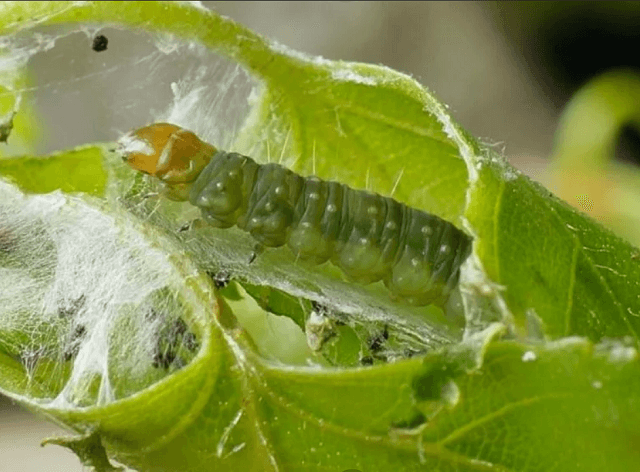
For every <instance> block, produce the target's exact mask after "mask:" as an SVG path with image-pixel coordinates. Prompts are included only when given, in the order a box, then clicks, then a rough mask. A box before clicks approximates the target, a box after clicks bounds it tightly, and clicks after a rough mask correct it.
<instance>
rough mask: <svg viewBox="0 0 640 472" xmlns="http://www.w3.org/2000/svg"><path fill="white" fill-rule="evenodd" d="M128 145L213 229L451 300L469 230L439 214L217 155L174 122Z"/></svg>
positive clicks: (392, 286) (135, 163)
mask: <svg viewBox="0 0 640 472" xmlns="http://www.w3.org/2000/svg"><path fill="white" fill-rule="evenodd" d="M121 143H122V145H123V151H122V152H123V156H124V157H123V158H124V160H125V161H126V162H127V163H128V164H129V165H130V166H131V167H133V168H134V169H136V170H139V171H142V172H145V173H147V174H150V175H152V176H154V177H157V178H158V179H159V180H160V181H161V186H162V190H161V191H162V193H164V194H165V195H167V196H168V197H169V198H171V199H174V200H182V201H185V200H188V201H189V202H190V203H191V204H193V205H195V206H197V207H199V208H200V209H201V211H202V214H203V217H204V219H205V220H206V221H207V222H208V223H210V224H211V225H213V226H216V227H219V228H229V227H232V226H234V225H237V226H238V227H239V228H240V229H242V230H244V231H247V232H249V233H250V234H251V236H252V237H253V238H254V239H255V240H256V241H257V242H258V243H259V244H261V245H263V246H265V247H280V246H283V245H285V244H286V245H287V246H288V247H289V248H290V249H291V250H292V252H293V253H294V254H295V255H296V257H298V258H300V259H303V260H307V261H310V262H311V263H314V264H321V263H324V262H326V261H328V260H330V261H331V262H332V263H333V264H335V265H336V266H338V267H339V268H340V269H341V270H342V271H343V272H344V273H345V274H346V275H347V276H348V277H349V278H350V279H352V280H354V281H357V282H360V283H364V284H369V283H373V282H377V281H380V280H382V281H383V282H384V284H385V285H386V287H387V288H388V289H389V291H390V293H391V295H392V297H393V298H396V299H399V300H401V301H403V302H405V303H409V304H411V305H426V304H430V303H434V304H437V305H440V306H444V305H445V304H446V302H447V300H448V298H449V294H450V292H451V291H452V290H453V289H454V288H455V287H456V286H457V283H458V277H459V271H460V265H461V264H462V262H463V261H464V260H465V259H466V258H467V256H468V255H469V253H470V250H471V239H470V238H469V237H468V236H467V235H466V234H464V233H463V232H462V231H460V230H459V229H457V228H456V227H455V226H454V225H452V224H451V223H449V222H448V221H445V220H443V219H441V218H439V217H437V216H435V215H431V214H429V213H426V212H424V211H421V210H418V209H415V208H411V207H408V206H407V205H404V204H402V203H400V202H398V201H396V200H394V199H392V198H390V197H383V196H381V195H378V194H375V193H371V192H367V191H362V190H356V189H352V188H350V187H348V186H346V185H344V184H341V183H339V182H333V181H324V180H321V179H319V178H317V177H315V176H312V177H307V178H305V177H302V176H300V175H298V174H296V173H295V172H293V171H291V170H289V169H287V168H285V167H283V166H281V165H278V164H265V165H261V164H258V163H257V162H255V161H254V160H253V159H251V158H249V157H247V156H243V155H240V154H237V153H228V152H225V151H218V150H217V149H216V148H215V147H214V146H212V145H210V144H207V143H205V142H203V141H201V140H200V139H199V138H198V137H197V136H196V135H195V134H194V133H192V132H190V131H187V130H184V129H182V128H180V127H178V126H175V125H171V124H167V123H157V124H153V125H150V126H147V127H145V128H141V129H139V130H137V131H134V132H132V133H130V134H129V135H127V136H126V137H125V138H123V140H122V141H121Z"/></svg>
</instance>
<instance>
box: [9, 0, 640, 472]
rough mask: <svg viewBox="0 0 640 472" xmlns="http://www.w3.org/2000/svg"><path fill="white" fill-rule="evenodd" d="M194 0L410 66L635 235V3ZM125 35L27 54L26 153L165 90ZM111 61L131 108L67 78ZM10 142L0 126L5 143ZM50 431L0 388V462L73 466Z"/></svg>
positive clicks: (359, 57)
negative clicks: (36, 124) (31, 145)
mask: <svg viewBox="0 0 640 472" xmlns="http://www.w3.org/2000/svg"><path fill="white" fill-rule="evenodd" d="M203 3H204V5H205V6H206V7H207V8H212V9H215V10H217V11H218V12H220V13H222V14H223V15H226V16H229V17H231V18H233V19H234V20H236V21H238V22H240V23H243V24H245V25H247V26H248V27H250V28H252V29H253V30H255V31H257V32H258V33H261V34H263V35H265V36H268V37H270V38H273V39H275V40H277V41H278V42H280V43H282V44H285V45H287V46H289V47H291V48H293V49H297V50H300V51H305V52H308V53H311V54H316V55H321V56H323V57H325V58H328V59H343V60H351V61H360V62H370V63H376V64H384V65H387V66H389V67H392V68H394V69H396V70H399V71H402V72H405V73H408V74H410V75H412V76H413V77H415V78H416V79H417V80H418V81H420V82H421V83H423V84H425V85H426V86H427V87H428V88H429V89H431V90H432V91H433V92H434V93H435V94H436V95H437V96H438V97H439V98H440V99H441V100H442V101H443V102H444V103H446V104H448V105H449V106H450V109H451V112H452V114H453V115H454V117H455V118H456V119H457V120H458V121H459V122H460V123H461V124H462V125H463V126H464V127H465V128H466V129H468V130H469V131H470V132H471V133H472V134H473V135H475V136H477V137H479V138H480V139H481V140H482V141H484V142H485V143H487V144H489V145H492V146H494V147H495V148H496V149H497V150H499V151H501V152H503V153H504V154H505V155H506V156H507V158H508V159H509V160H510V162H511V163H512V164H513V165H514V166H516V167H517V168H519V169H520V170H522V171H523V172H525V173H527V174H529V175H530V176H531V177H532V178H534V179H535V180H538V181H540V182H542V183H543V184H545V185H547V186H550V187H551V188H552V189H553V190H554V191H556V192H557V193H558V194H559V196H561V197H562V198H564V199H565V200H567V201H568V202H569V203H571V204H572V205H574V206H576V207H578V208H580V209H582V210H583V211H585V212H587V213H590V214H591V215H592V216H594V217H596V218H598V219H600V220H601V221H603V222H604V223H605V224H606V225H608V226H610V227H611V228H613V229H614V230H615V231H617V232H618V233H620V234H623V235H624V236H625V237H627V238H628V239H630V240H631V241H632V242H635V243H636V244H640V225H639V224H638V223H639V222H640V204H639V203H638V202H639V200H638V197H640V192H638V191H637V190H636V188H638V185H637V183H640V178H639V177H638V175H639V174H638V169H637V166H638V164H639V163H640V134H639V132H638V128H637V124H639V123H640V86H638V87H637V89H636V86H637V84H638V83H640V80H638V79H637V77H636V75H635V74H636V72H635V71H636V70H638V71H640V56H638V54H637V51H638V46H640V4H639V3H636V2H621V3H608V2H607V3H605V2H596V3H582V2H571V3H560V2H512V3H511V2H510V3H492V2H477V3H458V2H392V3H391V2H389V3H386V2H383V3H371V2H203ZM82 34H83V35H84V33H82ZM127 34H128V33H126V32H117V31H115V30H109V32H108V37H109V46H108V49H107V50H106V51H104V52H101V53H100V54H96V53H94V52H92V51H90V48H89V47H88V46H87V43H86V41H85V40H83V41H84V42H80V46H78V43H79V42H78V41H74V40H68V38H63V39H62V40H60V41H58V42H57V43H56V46H55V47H54V48H53V49H52V50H50V51H47V52H44V53H39V54H37V55H36V56H34V57H32V59H31V60H30V62H29V76H28V77H29V81H30V82H31V86H32V87H33V88H32V89H31V91H30V92H29V93H28V95H29V96H28V97H27V101H28V103H29V105H30V106H33V107H34V109H35V110H37V113H38V115H39V116H40V117H41V123H42V129H41V130H39V132H40V133H41V138H39V141H38V144H37V146H36V150H37V151H38V152H50V151H53V150H57V149H63V148H68V147H71V146H75V145H78V144H81V143H86V142H92V141H106V140H113V139H115V138H117V137H118V134H119V133H121V132H124V131H126V130H127V129H128V128H129V127H130V126H131V125H142V124H144V122H145V121H148V119H149V116H150V115H149V113H150V112H151V113H152V112H153V103H154V100H155V99H156V98H158V97H160V96H163V97H165V100H166V99H167V97H169V99H170V97H171V90H170V86H169V85H170V82H169V81H168V80H167V81H165V80H163V78H162V77H159V78H158V80H153V81H151V82H152V86H151V85H150V82H149V81H148V80H147V81H145V82H144V83H145V87H144V88H141V89H140V90H138V89H136V84H137V83H138V82H137V81H138V80H140V79H139V78H137V77H136V75H135V73H133V72H130V71H129V70H128V68H127V67H126V64H128V62H126V61H127V60H128V59H126V58H129V57H131V56H132V55H133V56H135V55H136V54H138V55H139V56H141V57H144V55H145V54H146V52H145V48H147V49H149V48H151V49H153V48H154V46H153V44H150V43H149V42H147V43H145V42H143V41H140V42H138V41H135V40H132V39H131V37H132V36H131V35H130V34H129V35H127ZM78 47H80V48H81V49H82V51H83V53H82V54H79V53H78V51H77V48H78ZM69 57H72V58H73V59H72V60H70V61H69V60H68V59H67V58H69ZM123 65H125V66H123ZM114 67H115V68H119V69H118V74H119V76H122V77H123V79H122V80H125V81H129V82H130V85H129V86H128V87H129V89H130V90H134V91H135V93H136V97H135V100H137V101H134V102H131V106H130V107H129V108H127V107H120V109H119V110H116V109H115V108H116V107H115V106H114V105H113V102H114V97H120V96H122V93H121V92H122V84H121V83H120V84H118V83H113V84H111V89H109V88H106V89H100V91H99V92H96V90H95V89H94V88H93V84H92V82H91V81H90V80H84V79H82V80H77V81H76V80H72V79H71V78H73V77H81V78H86V77H90V76H92V74H94V73H95V72H96V71H100V70H102V69H101V68H103V69H104V70H108V69H110V68H111V69H112V68H114ZM621 69H624V72H623V73H620V72H616V73H615V74H611V71H619V70H621ZM179 72H180V71H178V73H179ZM603 73H604V74H609V75H605V76H604V77H605V78H606V80H603V79H598V77H601V74H603ZM146 79H147V78H145V80H146ZM593 80H596V82H591V81H593ZM586 84H590V85H588V86H587V88H586V89H585V88H583V87H584V86H585V85H586ZM594 84H595V85H594ZM212 86H213V85H212ZM579 91H581V92H580V93H578V92H579ZM636 96H637V97H638V100H635V97H636ZM572 99H573V101H572ZM145 100H146V101H145ZM568 104H571V106H570V107H569V108H566V107H567V105H568ZM636 108H637V109H636ZM123 110H125V112H123ZM564 110H568V111H567V112H566V113H564V115H563V111H564ZM32 131H34V132H35V130H32ZM605 131H606V132H605ZM16 141H17V144H16ZM19 141H20V140H19V137H15V138H14V137H12V138H11V139H10V145H11V146H13V151H14V152H19V151H20V142H19ZM6 149H9V148H5V150H6ZM3 152H4V151H3ZM53 431H56V428H55V427H54V426H51V425H48V424H46V423H44V422H41V421H40V420H37V419H35V418H32V417H31V416H30V415H29V414H27V413H26V412H22V411H20V410H18V409H17V407H16V406H14V405H11V404H10V403H9V402H8V401H6V400H5V399H2V398H0V457H2V460H1V461H0V471H12V472H21V471H29V472H32V471H41V470H42V471H71V472H73V471H79V470H82V467H81V466H80V465H79V464H78V461H77V460H76V459H75V457H74V456H73V455H72V454H71V453H69V452H67V451H66V450H63V449H62V448H55V447H53V446H49V447H47V448H45V449H44V450H42V449H40V448H39V447H38V444H39V442H40V439H41V438H43V437H44V436H46V435H48V434H51V433H52V432H53Z"/></svg>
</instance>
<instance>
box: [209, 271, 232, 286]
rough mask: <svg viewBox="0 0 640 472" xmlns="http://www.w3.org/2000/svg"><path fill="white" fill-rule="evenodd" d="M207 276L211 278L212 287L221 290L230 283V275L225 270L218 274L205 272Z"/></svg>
mask: <svg viewBox="0 0 640 472" xmlns="http://www.w3.org/2000/svg"><path fill="white" fill-rule="evenodd" d="M207 275H208V276H209V277H211V280H212V281H213V285H214V286H215V287H216V288H217V289H218V290H220V289H223V288H225V287H226V286H227V285H229V282H231V274H230V273H229V272H227V271H225V270H222V271H219V272H212V271H207Z"/></svg>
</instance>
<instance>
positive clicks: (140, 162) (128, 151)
mask: <svg viewBox="0 0 640 472" xmlns="http://www.w3.org/2000/svg"><path fill="white" fill-rule="evenodd" d="M120 146H121V152H122V158H123V160H124V161H125V162H126V163H127V164H129V165H130V166H131V167H132V168H134V169H135V170H138V171H141V172H144V173H145V174H149V175H152V176H154V177H157V178H158V179H160V180H161V181H162V183H163V189H162V190H163V193H165V194H166V195H167V196H168V197H169V198H173V199H175V200H185V199H186V198H187V197H188V192H189V188H190V186H191V184H192V183H193V181H195V179H196V178H197V177H198V175H199V174H200V172H201V171H202V169H204V167H205V166H206V165H207V164H208V163H209V161H210V160H211V158H212V157H213V155H214V154H215V153H216V152H217V149H216V148H215V147H214V146H212V145H211V144H208V143H205V142H204V141H201V140H200V138H198V137H197V136H196V135H195V134H194V133H192V132H191V131H188V130H186V129H183V128H180V127H179V126H176V125H172V124H169V123H154V124H152V125H149V126H145V127H144V128H140V129H138V130H136V131H132V132H131V133H129V134H127V135H126V136H124V137H123V138H122V139H120Z"/></svg>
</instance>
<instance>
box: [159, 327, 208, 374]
mask: <svg viewBox="0 0 640 472" xmlns="http://www.w3.org/2000/svg"><path fill="white" fill-rule="evenodd" d="M181 347H182V348H184V349H185V350H186V351H188V352H190V353H193V352H195V351H197V350H198V348H199V347H200V343H199V342H198V340H197V339H196V336H195V334H194V333H192V332H191V331H189V327H188V326H187V324H186V323H185V322H184V321H183V320H182V319H177V320H175V321H173V322H172V323H170V324H169V325H167V326H165V327H164V328H163V329H161V330H160V332H159V335H158V342H157V343H156V347H155V350H154V353H153V360H152V365H153V366H154V367H156V368H163V369H168V368H169V367H171V366H172V365H175V366H177V367H183V366H184V365H185V364H186V362H185V360H184V359H182V357H181V356H180V350H181V349H180V348H181Z"/></svg>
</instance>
